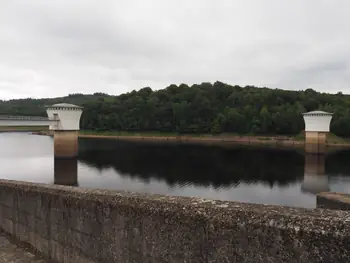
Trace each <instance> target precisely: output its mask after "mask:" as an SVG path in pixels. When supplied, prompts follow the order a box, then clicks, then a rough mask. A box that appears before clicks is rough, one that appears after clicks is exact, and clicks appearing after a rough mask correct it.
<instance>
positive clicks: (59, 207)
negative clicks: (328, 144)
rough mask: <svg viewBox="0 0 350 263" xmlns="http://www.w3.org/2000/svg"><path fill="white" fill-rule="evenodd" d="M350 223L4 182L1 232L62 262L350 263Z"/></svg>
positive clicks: (339, 217) (312, 214) (317, 213)
mask: <svg viewBox="0 0 350 263" xmlns="http://www.w3.org/2000/svg"><path fill="white" fill-rule="evenodd" d="M349 218H350V215H349V213H348V212H344V211H332V210H323V209H301V208H288V207H281V206H270V205H257V204H244V203H238V202H226V201H214V200H207V199H201V198H188V197H172V196H163V195H149V194H141V193H130V192H121V191H109V190H92V189H84V188H74V187H69V186H58V185H44V184H34V183H26V182H19V181H7V180H0V227H1V228H2V229H3V230H5V231H6V232H8V233H10V234H12V235H13V236H15V237H16V238H18V239H19V240H20V241H22V242H26V243H28V244H30V245H31V246H32V247H33V248H35V249H36V250H38V251H40V252H41V253H43V254H44V255H45V256H46V257H48V258H50V259H52V260H54V261H56V262H75V263H79V262H175V263H176V262H277V263H278V262H349V261H350V247H349V246H350V245H349V242H348V240H349V237H348V236H347V234H348V233H350V225H349V224H347V223H346V221H347V220H349ZM330 251H331V252H330Z"/></svg>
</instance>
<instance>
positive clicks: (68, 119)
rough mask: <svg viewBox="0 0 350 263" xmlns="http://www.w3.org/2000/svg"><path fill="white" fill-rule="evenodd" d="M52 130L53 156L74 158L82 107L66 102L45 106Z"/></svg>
mask: <svg viewBox="0 0 350 263" xmlns="http://www.w3.org/2000/svg"><path fill="white" fill-rule="evenodd" d="M46 112H47V115H48V117H49V119H50V120H56V121H57V122H56V123H55V124H53V125H50V127H49V128H50V130H53V131H54V152H55V158H74V157H76V156H77V154H78V131H79V127H80V117H81V114H82V112H83V108H82V107H80V106H76V105H73V104H68V103H58V104H54V105H52V106H48V107H47V108H46Z"/></svg>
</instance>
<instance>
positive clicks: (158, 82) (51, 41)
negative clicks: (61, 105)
mask: <svg viewBox="0 0 350 263" xmlns="http://www.w3.org/2000/svg"><path fill="white" fill-rule="evenodd" d="M349 10H350V1H348V0H337V1H330V0H307V1H305V0H293V1H281V0H264V1H262V0H235V1H233V0H147V1H146V0H123V1H122V0H74V1H71V0H59V1H56V0H0V99H9V98H22V97H35V98H38V97H52V96H63V95H67V94H68V93H77V92H79V93H93V92H106V93H110V94H120V93H124V92H127V91H131V90H133V89H136V90H137V89H140V88H142V87H145V86H150V87H152V88H153V89H160V88H163V87H166V86H167V85H169V84H172V83H175V84H180V83H188V84H193V83H201V82H206V81H210V82H214V81H216V80H220V81H223V82H227V83H229V84H239V85H257V86H268V87H271V88H282V89H294V90H300V89H306V88H313V89H316V90H318V91H325V92H337V91H343V92H344V93H350V66H349V65H350V15H349Z"/></svg>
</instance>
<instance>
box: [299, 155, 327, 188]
mask: <svg viewBox="0 0 350 263" xmlns="http://www.w3.org/2000/svg"><path fill="white" fill-rule="evenodd" d="M325 171H326V170H325V156H324V155H306V156H305V172H304V180H303V183H302V185H301V190H302V191H303V192H306V193H310V194H317V193H321V192H328V191H329V190H330V188H329V179H328V175H327V174H326V173H325Z"/></svg>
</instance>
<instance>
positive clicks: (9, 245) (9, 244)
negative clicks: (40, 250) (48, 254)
mask: <svg viewBox="0 0 350 263" xmlns="http://www.w3.org/2000/svg"><path fill="white" fill-rule="evenodd" d="M9 262H12V263H46V262H47V261H46V260H44V259H43V258H40V257H39V256H37V255H34V254H33V253H32V252H31V251H29V250H28V249H26V248H24V247H20V246H19V245H18V244H15V243H14V242H13V241H12V240H11V239H9V237H8V236H7V235H6V234H4V233H2V232H0V263H9Z"/></svg>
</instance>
